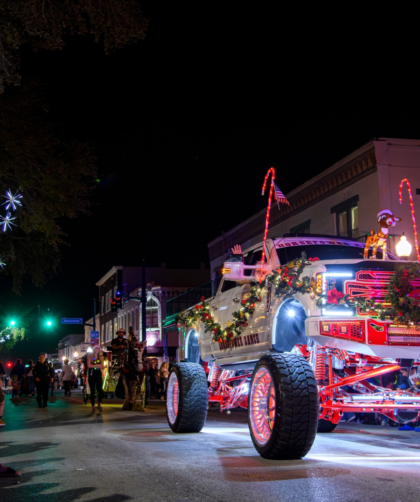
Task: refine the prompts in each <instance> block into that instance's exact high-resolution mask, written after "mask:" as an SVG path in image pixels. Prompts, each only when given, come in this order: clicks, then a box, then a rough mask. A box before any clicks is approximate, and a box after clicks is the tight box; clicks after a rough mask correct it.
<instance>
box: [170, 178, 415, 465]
mask: <svg viewBox="0 0 420 502" xmlns="http://www.w3.org/2000/svg"><path fill="white" fill-rule="evenodd" d="M270 174H271V175H272V189H273V190H274V177H275V173H274V170H271V169H270V171H269V172H268V173H267V176H266V179H265V181H264V185H265V184H266V182H267V179H268V176H269V175H270ZM273 190H270V196H269V204H268V207H267V217H266V222H265V227H264V233H263V239H262V242H260V243H258V244H255V245H254V246H252V247H251V248H249V249H245V250H244V251H243V252H242V250H241V249H240V247H239V246H235V249H234V252H233V254H232V255H231V256H230V257H229V258H228V259H227V260H226V262H225V263H224V265H223V278H222V281H221V283H220V285H219V288H218V290H217V292H216V294H215V296H214V297H212V298H207V299H205V298H202V300H201V302H200V303H198V304H197V305H195V306H194V307H192V308H190V309H187V310H186V311H185V312H182V313H181V314H180V316H179V318H178V326H179V329H180V331H181V339H184V353H183V356H184V359H185V362H182V363H178V364H176V365H175V366H174V368H173V371H172V373H171V375H170V378H169V385H168V399H167V417H168V423H169V425H170V427H171V428H172V430H173V431H174V432H178V433H182V432H199V431H200V430H201V428H202V427H203V426H204V422H205V419H206V414H207V407H208V404H209V403H213V404H217V405H218V406H219V408H220V411H227V410H230V409H232V408H236V407H240V408H245V409H247V410H248V424H249V430H250V434H251V438H252V440H253V443H254V446H255V448H256V449H257V451H258V452H259V453H260V454H261V455H262V456H263V457H265V458H277V459H290V458H300V457H302V456H304V455H305V454H306V453H307V452H308V451H309V450H310V448H311V446H312V444H313V441H314V438H315V434H316V432H331V431H332V430H334V428H335V427H336V426H337V424H338V422H339V421H340V418H341V417H342V415H343V413H344V412H355V413H356V412H364V411H366V410H369V412H372V413H381V414H383V415H384V416H386V417H388V418H390V419H392V420H394V421H396V422H399V423H410V422H411V421H413V420H416V418H417V417H418V415H419V412H420V394H419V393H418V391H420V373H419V371H418V368H419V364H418V360H419V359H420V270H419V264H418V263H415V262H414V263H413V262H407V261H402V260H399V259H398V257H396V256H395V255H394V254H393V253H392V252H391V251H389V250H388V249H387V247H386V244H385V242H386V240H385V238H384V236H385V234H386V231H383V229H387V228H388V227H390V226H393V225H394V224H395V223H397V221H398V220H400V218H397V217H395V216H394V215H393V214H392V212H391V211H390V210H383V211H382V212H380V213H379V214H378V215H377V219H378V223H379V225H380V226H381V231H380V232H378V234H379V235H378V234H375V233H374V232H373V234H371V236H370V237H372V238H371V239H370V242H369V245H368V247H367V249H366V246H365V243H362V242H358V241H356V240H353V239H346V238H342V237H328V236H321V235H308V234H302V235H293V236H292V235H285V236H283V237H282V238H278V239H276V238H274V239H268V238H267V229H268V222H269V211H270V208H271V198H272V193H273ZM412 215H413V223H414V222H415V220H414V210H412ZM374 234H375V235H374ZM382 234H383V235H382ZM382 241H385V242H382ZM378 249H380V250H381V251H382V258H383V259H382V260H376V252H377V250H378ZM261 253H262V257H261ZM255 256H258V259H257V260H255V259H254V257H255ZM260 257H261V258H260ZM200 361H204V364H205V365H206V367H207V368H208V374H207V375H206V373H205V371H204V369H203V367H202V365H201V364H200ZM395 371H405V372H407V375H408V378H409V381H410V386H411V388H410V389H408V390H404V391H402V390H401V391H400V390H395V391H390V390H389V389H388V388H386V385H385V384H383V383H382V379H383V378H384V376H385V375H387V374H392V372H395ZM354 391H357V394H355V393H354Z"/></svg>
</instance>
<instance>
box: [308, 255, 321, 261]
mask: <svg viewBox="0 0 420 502" xmlns="http://www.w3.org/2000/svg"><path fill="white" fill-rule="evenodd" d="M308 261H319V258H317V257H316V256H315V258H308Z"/></svg>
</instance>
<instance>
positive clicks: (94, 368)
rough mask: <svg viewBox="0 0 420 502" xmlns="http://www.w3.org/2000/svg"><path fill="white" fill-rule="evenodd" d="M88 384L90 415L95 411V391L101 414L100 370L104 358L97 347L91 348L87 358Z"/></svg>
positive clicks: (102, 367)
mask: <svg viewBox="0 0 420 502" xmlns="http://www.w3.org/2000/svg"><path fill="white" fill-rule="evenodd" d="M87 367H88V382H89V387H90V402H91V404H92V413H93V412H94V411H95V390H96V391H97V392H98V410H99V412H100V413H102V396H103V392H102V370H103V369H104V368H105V366H104V356H103V354H102V352H100V348H99V345H96V346H95V347H94V348H93V352H92V353H91V354H88V356H87Z"/></svg>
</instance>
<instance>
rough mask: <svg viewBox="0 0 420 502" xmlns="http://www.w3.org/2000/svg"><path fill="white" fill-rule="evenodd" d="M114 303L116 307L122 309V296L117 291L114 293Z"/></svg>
mask: <svg viewBox="0 0 420 502" xmlns="http://www.w3.org/2000/svg"><path fill="white" fill-rule="evenodd" d="M115 304H116V305H117V309H122V298H121V293H120V292H119V291H117V293H116V295H115Z"/></svg>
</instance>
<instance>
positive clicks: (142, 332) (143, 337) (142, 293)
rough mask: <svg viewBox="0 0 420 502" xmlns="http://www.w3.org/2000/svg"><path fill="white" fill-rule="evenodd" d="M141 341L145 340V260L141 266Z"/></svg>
mask: <svg viewBox="0 0 420 502" xmlns="http://www.w3.org/2000/svg"><path fill="white" fill-rule="evenodd" d="M141 341H142V342H145V341H146V262H145V260H144V259H143V263H142V266H141Z"/></svg>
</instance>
